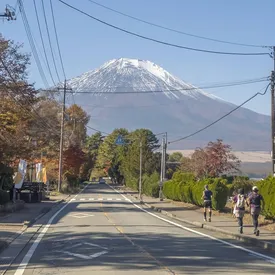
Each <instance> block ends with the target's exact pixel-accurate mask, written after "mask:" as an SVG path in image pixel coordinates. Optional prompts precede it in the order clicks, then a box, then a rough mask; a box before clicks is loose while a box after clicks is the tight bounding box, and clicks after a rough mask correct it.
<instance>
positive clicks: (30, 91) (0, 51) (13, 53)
mask: <svg viewBox="0 0 275 275" xmlns="http://www.w3.org/2000/svg"><path fill="white" fill-rule="evenodd" d="M20 50H21V46H20V45H17V44H15V43H14V42H13V41H11V40H6V39H4V38H3V37H2V36H1V35H0V95H1V105H0V124H1V129H0V156H1V158H2V159H4V160H5V161H6V163H10V162H13V161H14V160H15V159H16V158H18V156H19V155H20V156H22V157H24V156H27V155H28V154H29V153H30V151H31V147H32V146H31V144H30V143H29V140H30V136H31V133H29V132H28V130H29V124H30V123H31V120H32V118H33V116H34V113H33V110H32V106H33V104H35V102H36V100H37V98H36V91H35V90H34V88H33V86H32V85H29V84H28V82H27V78H28V74H27V68H28V65H29V56H28V55H26V54H23V53H21V51H20Z"/></svg>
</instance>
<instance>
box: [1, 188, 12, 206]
mask: <svg viewBox="0 0 275 275" xmlns="http://www.w3.org/2000/svg"><path fill="white" fill-rule="evenodd" d="M9 201H10V194H9V192H7V191H4V190H0V204H1V205H3V204H5V203H7V202H9Z"/></svg>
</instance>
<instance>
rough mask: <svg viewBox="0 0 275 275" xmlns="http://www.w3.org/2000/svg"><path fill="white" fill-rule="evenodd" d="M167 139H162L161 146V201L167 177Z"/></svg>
mask: <svg viewBox="0 0 275 275" xmlns="http://www.w3.org/2000/svg"><path fill="white" fill-rule="evenodd" d="M165 154H166V153H165V138H164V136H163V138H162V144H161V169H160V181H159V200H160V201H162V200H163V197H162V186H163V181H164V177H165Z"/></svg>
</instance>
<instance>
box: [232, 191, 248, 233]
mask: <svg viewBox="0 0 275 275" xmlns="http://www.w3.org/2000/svg"><path fill="white" fill-rule="evenodd" d="M233 202H234V203H235V208H234V209H235V216H236V218H237V219H238V224H239V232H240V234H243V217H244V214H245V204H247V203H246V196H245V195H244V189H239V190H238V194H237V195H235V196H234V198H233Z"/></svg>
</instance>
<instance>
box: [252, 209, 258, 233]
mask: <svg viewBox="0 0 275 275" xmlns="http://www.w3.org/2000/svg"><path fill="white" fill-rule="evenodd" d="M252 219H253V226H254V229H255V230H257V229H258V225H259V222H258V219H259V214H256V213H254V214H252Z"/></svg>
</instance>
